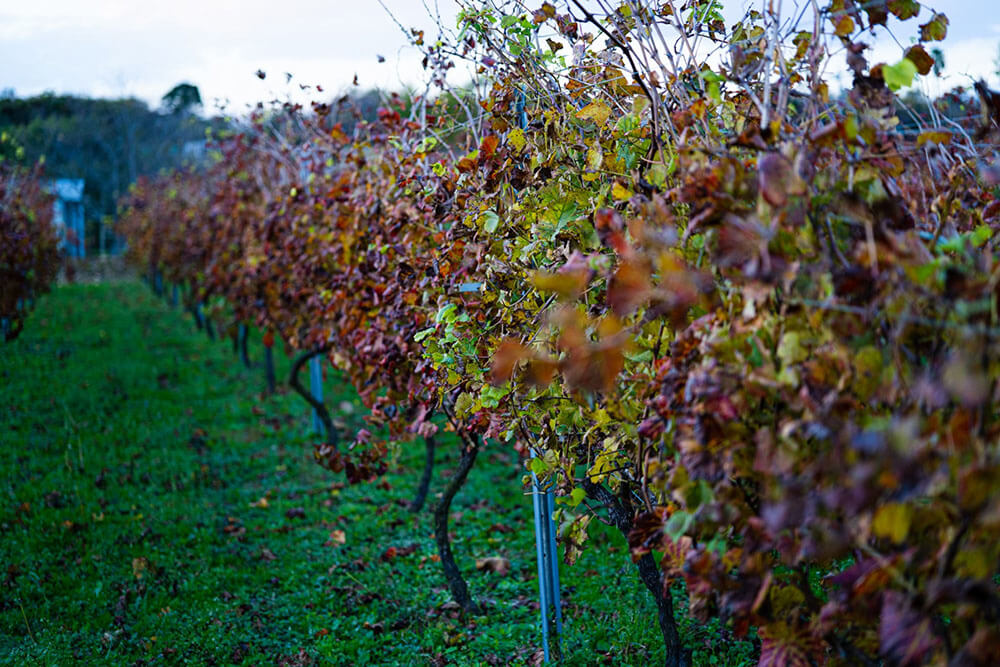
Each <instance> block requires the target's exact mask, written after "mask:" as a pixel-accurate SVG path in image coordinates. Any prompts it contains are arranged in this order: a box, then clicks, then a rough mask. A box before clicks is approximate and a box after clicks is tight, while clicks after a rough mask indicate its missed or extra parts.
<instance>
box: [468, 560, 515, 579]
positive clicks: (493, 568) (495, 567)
mask: <svg viewBox="0 0 1000 667" xmlns="http://www.w3.org/2000/svg"><path fill="white" fill-rule="evenodd" d="M476 569H477V570H484V571H486V572H492V573H493V574H498V575H500V576H501V577H505V576H507V575H508V574H510V561H509V560H507V559H506V558H502V557H500V556H492V557H490V558H477V559H476Z"/></svg>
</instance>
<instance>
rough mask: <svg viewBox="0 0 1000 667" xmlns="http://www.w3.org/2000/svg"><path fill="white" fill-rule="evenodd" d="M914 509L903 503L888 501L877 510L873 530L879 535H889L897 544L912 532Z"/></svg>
mask: <svg viewBox="0 0 1000 667" xmlns="http://www.w3.org/2000/svg"><path fill="white" fill-rule="evenodd" d="M912 515H913V510H912V509H910V506H909V505H905V504H903V503H888V504H885V505H883V506H882V507H879V508H878V510H876V511H875V517H874V519H873V520H872V532H873V533H875V535H876V536H877V537H887V538H889V539H890V540H892V541H893V542H895V543H896V544H899V543H900V542H902V541H903V540H905V539H906V536H907V535H908V534H909V532H910V518H911V517H912Z"/></svg>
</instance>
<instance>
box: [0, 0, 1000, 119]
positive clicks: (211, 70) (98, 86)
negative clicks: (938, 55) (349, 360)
mask: <svg viewBox="0 0 1000 667" xmlns="http://www.w3.org/2000/svg"><path fill="white" fill-rule="evenodd" d="M761 1H762V0H723V3H724V7H725V14H726V15H727V18H731V17H734V16H736V15H738V14H739V13H740V12H741V9H742V8H743V7H745V6H752V5H755V4H759V3H760V2H761ZM800 1H801V0H800ZM383 3H384V5H385V7H387V8H388V10H389V11H391V12H392V14H393V15H394V16H395V17H396V19H398V21H399V22H400V23H401V24H402V25H403V26H405V27H407V28H410V27H417V28H422V29H425V30H427V33H428V36H430V34H431V32H432V27H433V25H434V22H433V20H432V19H431V18H429V16H428V8H429V9H430V10H431V11H439V12H440V15H441V18H442V23H443V24H445V25H447V26H449V27H451V26H454V25H455V15H456V12H457V7H456V6H455V5H454V0H383ZM537 4H541V0H539V2H538V3H537ZM793 4H794V0H784V6H785V7H786V8H788V7H791V6H792V5H793ZM929 4H930V6H932V7H934V8H935V9H937V10H938V11H941V12H944V13H945V14H946V15H947V16H948V17H949V19H950V21H951V25H950V27H949V35H948V39H947V40H946V41H945V42H944V44H943V46H942V49H943V51H944V55H945V64H946V69H945V73H946V76H945V78H944V79H943V80H941V81H937V80H931V81H929V82H927V83H925V84H922V85H926V86H927V87H928V89H929V90H930V92H932V93H936V92H939V91H943V90H947V89H948V88H950V87H951V86H953V85H959V84H963V85H968V84H969V83H970V82H971V80H973V79H976V78H979V77H983V78H986V79H987V80H989V81H990V82H991V83H992V84H993V85H994V86H1000V79H998V77H996V76H995V74H994V72H995V70H996V69H997V65H996V62H995V61H996V59H997V55H998V45H1000V0H931V2H930V3H929ZM435 8H437V9H435ZM930 15H931V12H930V10H929V9H927V8H923V9H922V11H921V14H920V16H919V21H917V22H913V21H911V22H910V23H912V24H913V27H912V28H911V29H910V30H909V31H907V32H906V33H905V34H904V33H900V34H897V35H896V40H897V41H898V43H897V42H894V41H893V39H892V38H891V37H888V36H884V37H883V38H882V39H880V40H878V41H877V42H876V43H875V44H874V45H873V53H872V56H871V59H872V60H873V62H874V61H879V60H885V61H887V62H896V61H898V60H899V58H900V57H901V55H902V48H901V46H902V47H905V46H906V45H907V44H908V39H909V37H910V36H911V34H912V32H913V31H914V30H915V28H916V24H917V23H922V22H924V21H926V20H927V18H929V17H930ZM379 56H382V57H383V58H385V61H384V62H379ZM420 59H421V56H420V55H419V54H418V52H417V50H416V49H415V48H413V47H410V46H408V45H407V42H406V39H405V36H404V35H403V33H402V31H401V30H400V28H399V26H398V25H397V24H396V23H395V22H394V20H393V18H392V17H390V15H389V13H388V12H387V11H386V9H385V8H383V6H381V5H380V3H379V2H377V1H376V0H172V1H171V2H141V1H136V0H89V1H86V0H30V1H25V0H0V89H8V90H9V89H13V91H14V92H15V94H17V95H19V96H26V95H33V94H38V93H42V92H45V91H52V92H56V93H75V94H83V95H87V96H91V97H122V96H135V97H139V98H140V99H143V100H146V101H147V102H149V103H150V104H151V105H152V106H158V105H159V100H160V98H161V97H162V96H163V94H164V93H166V92H167V91H168V90H169V89H170V88H171V87H173V86H174V85H176V84H178V83H181V82H188V83H192V84H194V85H196V86H198V87H199V89H200V90H201V93H202V98H203V100H204V101H205V103H206V108H207V109H206V110H207V111H209V112H211V111H212V110H213V109H214V108H215V105H216V103H219V102H224V103H226V107H227V109H228V111H229V112H231V113H239V112H240V111H241V110H245V109H246V108H247V105H248V104H252V103H254V102H256V101H258V100H269V99H274V98H279V99H285V98H286V97H287V96H289V95H290V94H293V93H294V95H295V96H296V98H298V99H302V97H301V96H302V95H303V93H301V92H300V91H299V89H298V84H320V85H322V86H323V87H324V89H325V90H327V91H328V93H329V95H326V97H327V98H329V97H330V96H332V95H333V94H339V93H342V92H345V91H347V90H349V89H351V85H352V81H353V79H354V77H355V75H357V77H358V81H359V84H360V87H361V88H362V89H367V88H373V87H377V88H381V89H390V90H392V89H395V90H398V89H400V88H402V87H403V86H404V85H406V84H417V83H419V82H420V81H421V80H422V77H421V67H420ZM258 69H260V70H263V71H264V72H266V73H267V74H268V76H267V78H266V79H265V80H263V81H261V80H260V79H258V78H257V77H256V76H254V72H256V71H257V70H258ZM285 72H289V73H291V74H293V77H294V78H293V79H292V82H291V84H288V83H286V77H285V76H284V73H285ZM845 81H846V80H845ZM310 99H311V97H310Z"/></svg>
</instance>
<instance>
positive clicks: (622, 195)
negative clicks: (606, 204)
mask: <svg viewBox="0 0 1000 667" xmlns="http://www.w3.org/2000/svg"><path fill="white" fill-rule="evenodd" d="M632 194H633V192H632V191H631V190H629V189H628V188H626V187H625V186H624V185H622V184H621V183H618V182H617V181H616V182H615V184H614V185H612V186H611V198H612V199H614V200H616V201H625V200H626V199H631V198H632Z"/></svg>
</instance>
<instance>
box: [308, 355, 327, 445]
mask: <svg viewBox="0 0 1000 667" xmlns="http://www.w3.org/2000/svg"><path fill="white" fill-rule="evenodd" d="M309 391H310V393H312V395H313V398H315V399H316V400H317V401H320V402H322V401H323V367H322V365H321V362H320V357H319V355H316V356H315V357H313V358H312V359H310V360H309ZM312 417H313V431H315V432H316V433H318V434H322V433H325V431H324V429H323V422H322V421H320V418H319V413H317V412H316V411H315V410H313V411H312Z"/></svg>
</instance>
